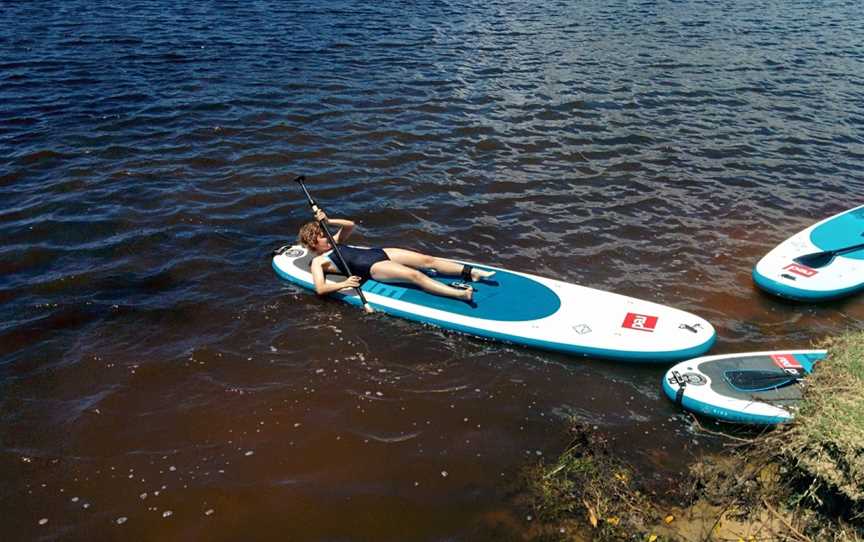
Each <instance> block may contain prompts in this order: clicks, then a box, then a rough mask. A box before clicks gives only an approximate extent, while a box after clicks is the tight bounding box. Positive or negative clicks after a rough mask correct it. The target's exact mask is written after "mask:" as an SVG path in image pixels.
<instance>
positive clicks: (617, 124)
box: [0, 0, 864, 540]
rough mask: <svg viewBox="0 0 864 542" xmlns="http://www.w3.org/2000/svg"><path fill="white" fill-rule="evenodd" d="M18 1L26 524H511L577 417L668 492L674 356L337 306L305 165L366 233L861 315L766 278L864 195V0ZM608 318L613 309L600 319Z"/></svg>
mask: <svg viewBox="0 0 864 542" xmlns="http://www.w3.org/2000/svg"><path fill="white" fill-rule="evenodd" d="M184 4H186V3H179V4H178V3H173V2H162V1H156V0H154V1H151V2H123V3H120V4H119V5H117V4H107V3H90V2H80V1H72V2H63V3H47V2H44V3H43V2H27V3H0V157H2V160H0V201H2V205H0V236H2V239H3V241H4V242H3V244H2V246H0V478H2V480H3V481H4V483H3V484H2V485H0V518H2V524H0V538H2V539H3V540H34V539H39V540H55V539H61V540H113V539H117V540H120V539H123V540H130V539H131V540H196V539H197V540H270V539H274V540H276V539H278V540H286V539H287V540H493V539H495V540H500V539H506V538H508V537H516V536H519V533H520V531H521V529H523V528H524V527H525V526H527V525H530V524H531V522H532V521H533V520H532V519H529V518H527V517H526V516H525V514H524V511H522V510H519V509H517V508H515V507H513V506H512V505H511V504H510V501H509V499H508V492H509V490H510V488H511V487H512V482H513V480H514V478H515V477H516V474H517V473H518V472H519V469H520V468H522V467H523V466H524V465H526V464H530V463H531V462H535V461H537V460H538V459H542V458H549V457H553V456H554V455H555V454H556V453H558V452H560V451H561V450H562V447H563V446H564V445H565V444H566V436H565V435H564V428H565V427H566V421H565V420H567V419H568V418H570V417H575V418H577V419H579V420H582V421H584V422H587V423H589V424H591V425H592V426H596V430H597V431H599V432H603V433H604V434H606V435H608V438H610V440H612V441H613V445H614V447H615V449H616V450H618V451H619V452H620V454H621V456H622V457H623V458H625V459H627V460H630V461H634V462H635V463H636V464H637V465H639V466H640V467H641V473H642V476H644V477H646V478H647V479H649V480H651V481H653V482H656V483H657V484H658V485H659V486H662V484H663V483H664V481H665V480H667V479H668V478H670V477H674V476H675V475H676V473H678V472H679V471H681V470H682V469H685V468H686V465H687V463H688V462H689V461H690V460H691V458H692V457H693V456H694V455H699V454H701V453H704V452H706V451H712V450H715V449H717V448H718V446H719V443H718V442H717V441H713V440H711V439H707V438H705V437H703V436H699V435H695V434H694V433H693V431H692V429H691V427H690V425H689V422H688V418H686V417H685V416H683V415H681V414H680V413H679V411H678V410H677V409H676V408H675V407H674V405H672V404H671V403H670V402H669V401H667V400H666V398H665V397H664V396H662V392H661V389H660V377H661V375H662V374H663V372H664V370H665V367H663V366H634V365H628V364H620V363H619V364H616V363H612V362H601V361H597V360H590V359H588V360H586V359H575V358H568V357H567V356H564V355H560V354H550V353H546V352H541V351H532V350H527V349H521V348H514V347H510V346H507V345H502V344H497V343H491V342H484V341H479V340H476V339H472V338H469V337H464V336H460V335H455V334H451V333H447V332H443V331H440V330H437V329H435V328H430V327H424V326H420V325H417V324H414V323H410V322H407V321H401V320H398V319H393V318H387V317H384V316H379V315H374V316H366V315H364V314H362V312H360V311H358V310H356V309H353V308H351V307H348V306H345V305H342V304H340V303H338V302H334V301H327V300H320V299H316V298H315V296H312V295H309V294H306V293H304V292H301V291H300V290H298V289H296V288H295V287H293V286H291V285H289V284H286V283H285V282H283V281H281V280H279V279H278V278H277V277H276V276H275V275H274V273H273V272H272V270H271V268H270V258H269V255H270V251H271V250H272V249H273V248H275V247H277V246H279V245H281V244H284V243H285V242H287V241H290V240H292V239H293V237H294V235H295V232H296V229H297V227H298V225H299V224H300V223H301V222H302V221H305V220H307V219H308V209H307V207H306V206H305V203H304V200H303V198H302V194H300V193H299V192H298V191H297V189H296V187H295V186H292V184H291V183H290V179H291V178H293V176H294V175H296V174H300V173H304V174H306V175H308V176H309V177H310V188H311V189H312V190H313V192H314V194H315V195H316V196H318V197H319V198H320V200H321V203H322V204H324V206H325V207H326V208H327V209H328V210H329V212H330V214H331V215H333V216H349V217H352V218H354V219H355V220H357V221H358V222H359V223H360V224H361V233H362V240H363V241H364V242H366V243H369V244H385V243H386V244H391V245H392V244H398V245H400V246H407V247H413V248H416V249H419V250H423V251H425V252H429V253H434V254H440V255H448V256H452V257H458V258H466V259H472V260H476V261H481V262H488V263H490V264H496V265H500V266H503V267H507V268H511V269H515V270H523V271H533V272H536V273H539V274H555V275H559V276H561V277H563V278H564V279H565V280H568V281H571V282H577V283H580V284H584V285H586V286H591V287H595V288H601V289H607V290H613V291H616V292H619V293H623V294H627V295H632V296H636V297H640V298H645V299H649V300H652V301H657V302H662V303H667V304H671V305H674V306H676V307H679V308H682V309H685V310H689V311H692V312H695V313H698V314H699V315H701V316H704V317H706V318H708V319H709V320H710V321H711V322H712V323H713V324H714V326H715V327H716V329H717V331H718V335H719V337H718V342H717V345H716V346H715V348H714V350H713V352H714V353H723V352H736V351H742V350H752V349H759V350H765V349H773V348H782V347H806V346H808V345H809V344H810V343H811V341H813V340H816V339H820V338H822V337H824V336H826V335H831V334H834V333H837V332H839V331H842V330H844V329H846V328H848V327H860V324H861V322H862V320H864V304H862V302H861V298H860V296H858V297H857V298H850V299H848V300H845V301H840V302H835V303H831V304H827V305H819V306H806V305H793V304H788V303H783V302H780V301H776V300H774V299H771V298H768V297H766V296H764V295H762V294H760V293H759V292H757V291H756V290H754V287H753V285H752V282H751V279H750V270H751V268H752V266H753V264H754V263H755V262H756V260H757V259H758V258H759V257H760V256H761V255H762V254H764V253H765V252H767V251H768V250H769V249H770V248H771V247H773V246H774V245H775V244H777V243H778V242H780V241H781V240H783V239H784V238H786V237H787V236H789V235H791V234H792V233H794V232H795V231H798V230H800V229H802V228H804V227H806V226H807V225H809V224H811V223H812V222H814V221H816V220H817V219H820V218H823V217H825V216H828V215H830V214H833V213H836V212H840V211H842V210H845V209H848V208H850V207H852V206H854V205H860V204H861V203H862V201H864V167H862V160H864V135H862V130H864V76H862V74H864V46H862V41H861V36H862V35H864V17H862V15H861V10H860V5H859V4H858V3H857V2H851V1H850V2H830V1H826V2H812V1H809V0H808V1H783V2H780V1H776V2H774V1H766V2H754V3H747V5H746V6H739V5H737V4H735V3H732V4H729V3H722V2H710V1H706V2H696V1H693V2H690V1H684V2H649V1H646V2H611V3H610V2H596V1H586V2H577V1H562V2H542V3H541V2H530V1H529V2H524V1H522V2H510V1H491V2H484V3H468V4H467V5H463V4H462V3H455V2H440V1H438V2H376V3H365V2H345V1H336V2H305V1H296V2H271V1H263V2H219V3H209V2H205V3H191V4H189V5H184ZM586 310H590V308H586Z"/></svg>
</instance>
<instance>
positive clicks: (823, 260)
mask: <svg viewBox="0 0 864 542" xmlns="http://www.w3.org/2000/svg"><path fill="white" fill-rule="evenodd" d="M862 248H864V243H861V244H860V245H852V246H850V247H846V248H838V249H835V250H825V251H823V252H813V253H811V254H805V255H804V256H798V257H797V258H795V259H794V260H792V261H793V262H795V263H800V264H802V265H806V266H807V267H812V268H814V269H815V268H818V267H825V266H826V265H828V264H829V263H831V262H832V261H834V258H835V257H837V256H839V255H840V254H845V253H847V252H855V251H856V250H861V249H862Z"/></svg>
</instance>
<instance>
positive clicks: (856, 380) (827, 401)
mask: <svg viewBox="0 0 864 542" xmlns="http://www.w3.org/2000/svg"><path fill="white" fill-rule="evenodd" d="M823 346H824V347H825V348H827V349H828V357H827V358H826V359H825V360H823V361H822V362H820V364H819V365H818V366H817V369H816V371H814V373H813V374H812V375H811V376H810V377H808V378H807V380H806V389H805V394H804V401H803V402H802V405H801V409H800V411H799V412H798V414H797V415H796V417H795V422H794V423H792V424H790V425H789V426H788V427H787V428H785V429H783V430H781V432H780V434H779V435H775V438H771V439H768V441H767V444H769V445H776V446H777V447H778V450H777V451H779V452H780V453H779V455H780V456H782V457H783V458H785V460H786V461H789V462H793V464H794V465H795V467H797V469H798V471H799V472H798V474H799V475H800V478H799V483H800V482H801V481H804V480H807V481H808V482H809V483H808V484H807V485H808V486H809V487H808V488H807V491H805V492H804V493H803V494H802V496H803V497H809V498H812V499H814V500H815V501H816V502H815V504H817V505H822V504H825V503H824V502H823V501H825V498H826V496H829V498H831V497H830V496H839V497H840V500H841V501H845V502H843V504H842V505H841V506H842V507H844V508H847V510H846V512H845V513H844V515H847V514H848V513H849V512H852V516H853V517H854V516H855V515H857V514H861V513H864V332H856V333H848V334H845V335H842V336H840V337H837V338H834V339H831V340H829V341H827V342H826V343H825V344H824V345H823ZM834 500H836V499H834ZM835 505H836V503H835ZM850 508H851V510H850Z"/></svg>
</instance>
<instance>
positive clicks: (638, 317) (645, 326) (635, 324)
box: [621, 312, 658, 333]
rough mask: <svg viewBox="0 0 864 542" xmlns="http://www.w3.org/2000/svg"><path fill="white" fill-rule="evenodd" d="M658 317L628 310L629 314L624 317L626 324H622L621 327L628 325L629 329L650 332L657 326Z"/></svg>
mask: <svg viewBox="0 0 864 542" xmlns="http://www.w3.org/2000/svg"><path fill="white" fill-rule="evenodd" d="M657 319H658V318H657V317H656V316H648V315H647V314H636V313H635V312H628V313H627V316H625V317H624V324H622V326H621V327H626V328H627V329H638V330H639V331H648V332H649V333H650V332H653V331H654V328H656V327H657Z"/></svg>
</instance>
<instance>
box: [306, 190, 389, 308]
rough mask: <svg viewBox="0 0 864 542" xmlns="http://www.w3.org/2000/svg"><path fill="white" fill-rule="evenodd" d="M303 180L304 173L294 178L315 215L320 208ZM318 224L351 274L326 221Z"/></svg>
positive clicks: (366, 306)
mask: <svg viewBox="0 0 864 542" xmlns="http://www.w3.org/2000/svg"><path fill="white" fill-rule="evenodd" d="M305 180H306V176H305V175H300V176H299V177H297V178H296V179H294V181H295V182H296V183H297V184H299V185H300V188H302V189H303V193H304V194H306V199H307V200H309V206H310V207H312V214H313V215H315V214H318V210H319V209H321V208H320V207H318V204H317V203H315V200H314V199H312V196H311V195H310V194H309V191H308V190H306V185H305V184H304V183H303V181H305ZM318 224H320V225H321V229H322V230H324V235H326V236H327V240H328V241H330V246H331V247H333V252H334V254H336V257H337V258H339V262H340V263H341V264H342V268H343V269H345V271H346V272H347V273H348V276H351V275H352V273H351V269H350V268H349V267H348V262H346V261H345V258H343V257H342V253H341V252H339V247H338V246H337V245H336V241H335V240H334V239H333V236H332V235H331V234H330V230H329V229H328V228H327V223H326V221H324V220H319V221H318ZM355 290H357V294H359V295H360V301H361V302H362V303H363V309H364V310H365V311H366V312H368V313H372V312H373V311H372V307H370V306H369V302H368V301H366V296H364V295H363V290H361V289H360V288H355Z"/></svg>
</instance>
